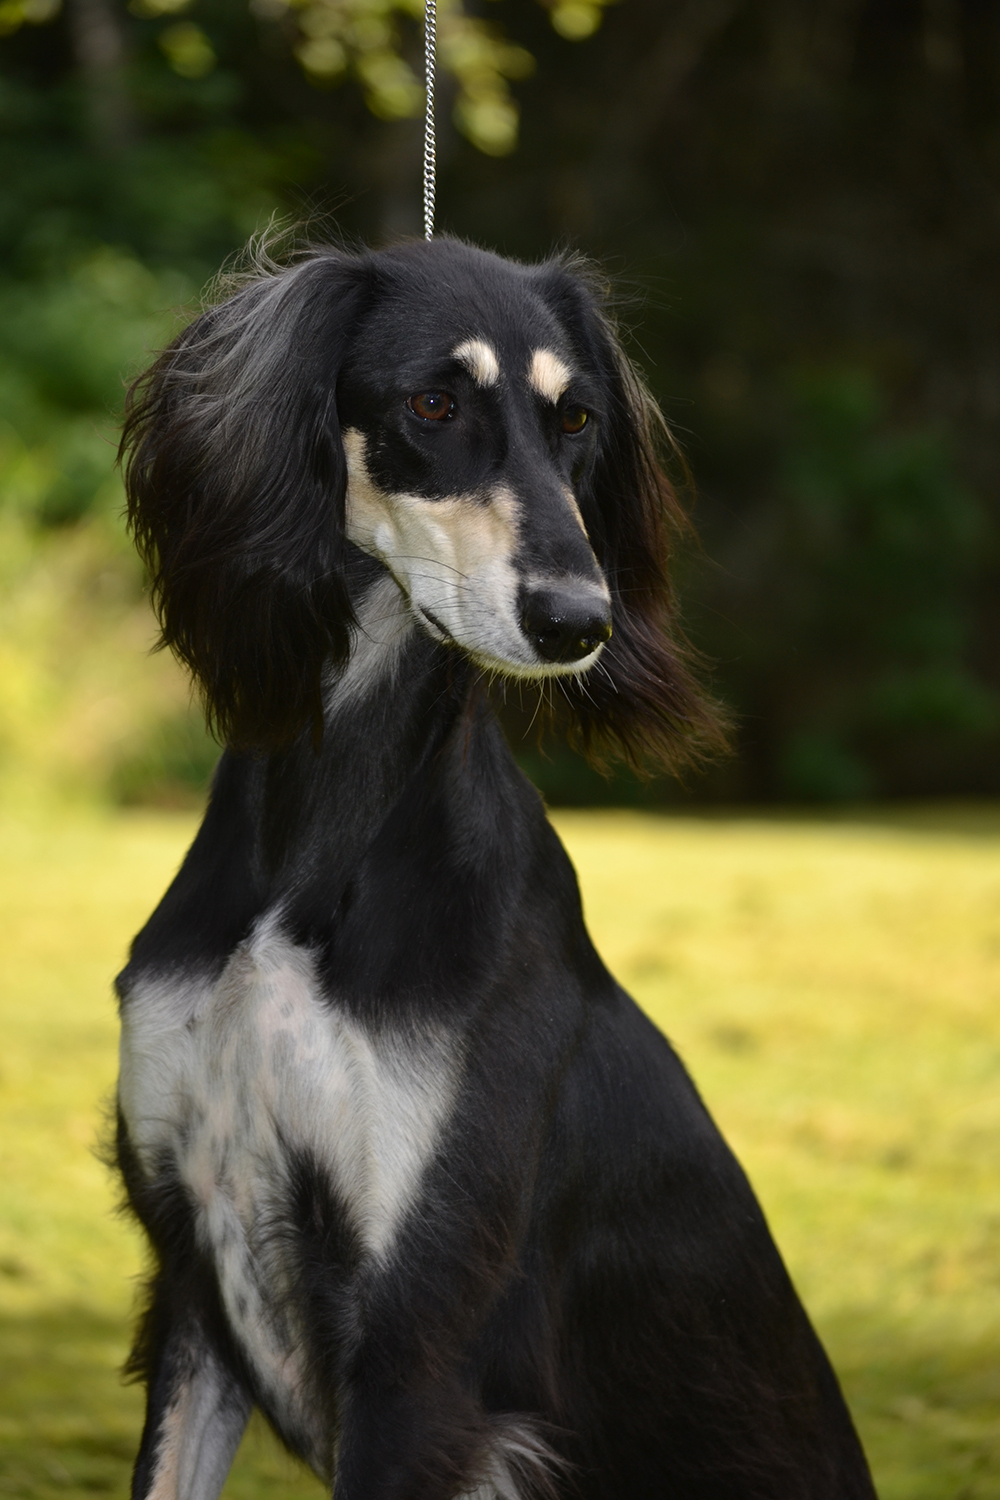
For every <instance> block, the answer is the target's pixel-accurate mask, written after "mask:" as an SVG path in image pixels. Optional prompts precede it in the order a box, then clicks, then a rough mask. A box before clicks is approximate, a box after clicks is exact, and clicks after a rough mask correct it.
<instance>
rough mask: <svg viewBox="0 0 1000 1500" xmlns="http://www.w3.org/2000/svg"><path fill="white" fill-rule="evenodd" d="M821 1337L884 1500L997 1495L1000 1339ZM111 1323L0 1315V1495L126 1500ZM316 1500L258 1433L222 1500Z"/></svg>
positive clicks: (122, 1402)
mask: <svg viewBox="0 0 1000 1500" xmlns="http://www.w3.org/2000/svg"><path fill="white" fill-rule="evenodd" d="M826 1334H827V1340H828V1344H829V1347H830V1349H831V1353H832V1355H833V1357H834V1360H835V1362H836V1364H837V1367H838V1369H839V1371H840V1374H841V1379H842V1381H843V1385H844V1389H845V1391H846V1393H847V1396H848V1399H849V1401H850V1403H851V1406H852V1409H853V1411H854V1414H855V1418H856V1420H857V1423H858V1426H859V1428H860V1430H861V1433H862V1437H863V1439H864V1441H865V1444H866V1446H867V1449H868V1452H869V1456H870V1458H871V1461H872V1467H873V1469H874V1471H875V1476H876V1481H877V1483H878V1487H879V1493H880V1495H881V1497H882V1500H997V1497H1000V1334H996V1333H994V1334H993V1336H992V1337H991V1338H983V1339H980V1340H978V1341H966V1342H964V1343H963V1342H960V1341H958V1340H956V1339H952V1338H950V1337H949V1336H948V1335H947V1334H939V1335H938V1336H937V1337H934V1336H931V1335H927V1334H924V1335H922V1336H921V1335H917V1334H914V1333H913V1332H912V1331H906V1330H901V1329H896V1328H889V1327H886V1326H882V1325H880V1324H878V1323H877V1322H876V1321H875V1320H874V1319H873V1318H872V1317H871V1316H862V1315H860V1314H852V1315H843V1316H841V1317H840V1318H839V1319H836V1320H834V1321H833V1322H832V1323H831V1322H828V1323H827V1328H826ZM125 1340H126V1330H125V1328H124V1326H123V1324H122V1322H121V1321H120V1320H119V1319H116V1318H112V1317H110V1316H108V1315H102V1314H101V1313H99V1312H96V1311H94V1310H93V1309H91V1308H87V1307H81V1306H67V1307H60V1308H53V1309H51V1310H47V1311H46V1312H44V1313H35V1314H32V1315H24V1316H17V1315H10V1314H8V1315H6V1316H3V1317H0V1372H2V1373H0V1492H2V1494H3V1495H5V1496H15V1497H19V1500H71V1497H73V1496H80V1497H83V1496H87V1495H91V1496H92V1495H101V1494H107V1495H124V1494H126V1493H127V1492H128V1483H129V1476H130V1473H131V1468H132V1460H133V1457H134V1454H135V1449H136V1446H137V1444H138V1436H139V1429H140V1425H141V1420H142V1395H141V1392H140V1391H138V1390H137V1389H136V1388H135V1387H130V1386H124V1385H123V1384H122V1383H121V1380H120V1378H119V1375H118V1369H119V1366H120V1363H121V1360H122V1359H123V1357H124V1354H125ZM277 1493H280V1494H281V1495H282V1497H287V1500H318V1496H319V1495H320V1493H321V1490H320V1486H319V1485H318V1484H317V1482H316V1481H315V1480H314V1479H313V1478H312V1477H311V1476H310V1475H308V1474H307V1473H305V1471H304V1470H302V1469H301V1468H300V1467H299V1466H298V1465H296V1464H295V1463H294V1462H293V1461H292V1460H291V1459H289V1458H288V1456H287V1455H286V1454H284V1453H283V1452H282V1451H281V1450H280V1448H279V1447H278V1445H277V1443H276V1442H275V1440H274V1438H273V1437H272V1436H271V1435H270V1433H268V1432H267V1430H266V1429H265V1428H264V1425H263V1424H262V1423H260V1422H255V1423H254V1425H253V1426H252V1427H251V1430H250V1432H249V1433H248V1435H247V1439H246V1441H245V1442H244V1444H243V1447H242V1449H241V1451H240V1455H239V1457H238V1459H237V1462H236V1465H235V1467H234V1470H233V1473H232V1475H231V1476H230V1479H229V1481H228V1483H227V1485H226V1495H227V1497H229V1500H263V1497H264V1496H270V1495H274V1494H277Z"/></svg>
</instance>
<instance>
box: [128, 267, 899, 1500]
mask: <svg viewBox="0 0 1000 1500" xmlns="http://www.w3.org/2000/svg"><path fill="white" fill-rule="evenodd" d="M603 295H604V294H603V292H602V291H601V289H600V288H599V287H598V286H596V284H595V283H594V282H593V281H592V280H591V279H588V277H587V275H586V274H585V273H584V272H583V271H582V270H581V269H580V267H578V266H576V265H575V264H574V263H572V262H568V261H566V260H558V259H557V260H553V261H549V262H547V263H545V264H542V265H537V266H527V265H521V264H516V263H514V262H512V261H510V260H506V259H502V258H501V257H499V256H496V255H493V254H490V253H487V252H485V251H482V250H477V249H472V248H469V247H468V246H466V245H464V244H461V243H459V242H458V241H455V240H448V239H441V240H436V241H434V242H432V243H430V244H426V243H422V242H417V243H406V244H400V245H397V246H394V247H391V248H388V249H384V250H380V251H373V252H364V253H347V252H344V251H339V250H335V249H326V248H319V249H313V250H311V251H309V252H303V253H302V254H301V255H300V256H299V257H297V258H292V259H291V260H290V261H289V262H288V263H286V264H285V265H283V266H278V265H275V264H272V263H270V262H268V263H266V264H263V265H261V266H258V267H257V269H256V270H255V271H253V272H251V273H250V274H249V276H248V278H247V279H246V280H245V281H244V282H243V283H242V284H241V285H240V286H239V287H237V289H236V290H234V291H231V292H230V294H229V295H228V296H226V297H225V298H224V299H223V300H222V301H221V302H219V303H218V304H217V305H215V306H213V307H211V308H209V310H207V311H205V312H203V313H202V314H201V315H200V316H199V317H197V318H196V319H195V321H194V322H193V323H192V324H191V325H190V327H188V328H187V330H186V331H185V332H183V333H181V335H180V336H179V337H178V338H177V339H176V340H175V342H174V343H173V344H172V345H171V347H170V348H168V349H167V350H166V352H165V353H163V354H162V355H161V356H160V357H159V358H158V359H157V360H156V362H155V364H154V365H153V366H152V368H151V370H150V371H149V372H148V373H147V375H146V376H145V377H144V378H143V379H142V380H141V381H139V382H138V383H137V385H136V387H135V388H134V389H133V391H132V393H131V395H130V402H129V409H128V413H127V418H126V426H125V432H124V437H123V454H124V460H125V471H126V482H127V490H128V497H129V514H130V520H131V525H132V529H133V532H134V535H135V538H136V541H137V544H138V546H139V550H140V552H141V554H142V556H143V557H144V559H145V561H146V564H147V567H148V569H149V572H150V578H151V587H152V591H153V597H154V600H155V603H156V605H157V608H158V612H159V619H160V622H161V626H162V638H163V641H164V642H165V643H166V644H168V645H169V646H171V647H172V648H173V649H174V650H175V651H176V652H177V654H178V655H179V657H180V658H181V659H182V661H183V662H184V663H186V665H187V666H188V668H189V669H190V670H191V672H192V674H193V676H194V678H195V680H196V681H197V682H198V683H199V685H200V687H201V690H202V693H203V696H204V701H205V704H206V708H207V712H208V715H209V718H210V721H211V722H212V724H213V725H214V727H215V729H216V731H217V732H218V734H219V735H220V737H221V738H222V739H224V740H225V742H226V744H227V748H226V750H225V752H224V754H223V756H222V759H221V761H220V764H219V767H218V770H217V773H216V775H215V780H214V784H213V787H212V793H211V799H210V802H209V806H208V810H207V813H206V815H205V819H204V822H203V824H202V826H201V829H200V831H199V833H198V835H197V837H196V839H195V841H194V844H193V845H192V847H191V850H190V852H189V853H188V855H187V857H186V858H185V860H184V863H183V865H182V866H181V869H180V871H179V873H178V874H177V876H176V878H175V880H174V882H173V884H172V885H171V886H170V888H169V890H168V891H167V893H166V895H165V896H164V898H163V901H162V902H161V904H160V906H159V907H158V908H157V909H156V911H155V912H154V914H153V916H152V917H151V918H150V920H149V922H148V923H147V925H146V926H145V927H144V928H143V930H142V931H141V932H140V933H139V935H138V937H137V938H136V939H135V942H134V944H133V947H132V950H131V957H130V960H129V963H128V965H127V967H126V968H125V970H124V972H123V973H122V975H121V976H120V979H119V981H118V991H119V995H120V1000H121V1014H122V1051H121V1079H120V1086H119V1094H118V1100H119V1116H118V1118H119V1125H118V1134H117V1157H118V1162H119V1165H120V1168H121V1172H122V1174H123V1177H124V1182H125V1185H126V1193H127V1198H128V1201H129V1203H130V1205H131V1208H132V1210H133V1211H134V1213H135V1214H136V1215H137V1216H138V1218H139V1220H140V1221H141V1223H142V1225H143V1226H144V1228H145V1231H146V1233H147V1235H148V1238H149V1241H150V1244H151V1247H152V1252H153V1255H154V1258H155V1270H154V1274H153V1276H152V1279H151V1284H150V1288H149V1297H148V1305H147V1307H146V1310H145V1314H144V1317H143V1319H142V1323H141V1328H140V1332H139V1334H138V1337H137V1340H136V1344H135V1348H134V1351H133V1354H132V1357H131V1369H132V1371H133V1373H135V1374H136V1375H137V1376H139V1377H141V1378H142V1379H143V1380H144V1381H145V1383H146V1385H147V1389H148V1408H147V1417H146V1425H145V1430H144V1434H143V1437H142V1443H141V1448H140V1451H139V1456H138V1459H137V1462H136V1468H135V1477H134V1490H133V1493H134V1495H135V1496H136V1497H139V1500H215V1497H216V1496H217V1495H218V1494H219V1492H220V1489H221V1487H222V1485H223V1482H224V1480H225V1477H226V1474H227V1472H228V1470H229V1467H230V1464H231V1462H232V1459H233V1457H234V1454H235V1452H236V1449H237V1447H238V1445H239V1443H240V1439H241V1435H242V1433H243V1431H244V1428H245V1426H246V1423H247V1420H248V1417H249V1415H250V1413H251V1411H252V1409H253V1408H255V1407H257V1408H259V1409H260V1410H261V1411H262V1412H263V1413H264V1414H265V1416H266V1418H267V1420H268V1421H269V1422H270V1424H271V1426H272V1427H273V1428H274V1430H275V1432H276V1433H277V1434H278V1436H279V1437H280V1438H281V1439H282V1441H283V1442H284V1443H285V1444H286V1445H287V1447H288V1448H289V1449H291V1451H292V1452H293V1453H295V1454H297V1455H299V1456H300V1457H301V1458H302V1459H303V1460H304V1461H305V1462H306V1463H307V1464H308V1465H309V1466H310V1467H311V1468H312V1469H313V1470H314V1471H315V1473H316V1474H317V1475H320V1476H321V1477H322V1478H323V1479H324V1480H325V1481H326V1482H327V1483H328V1484H329V1485H330V1486H332V1493H333V1496H334V1497H335V1500H458V1497H466V1500H468V1497H476V1500H528V1497H542V1496H548V1497H551V1500H668V1497H669V1500H807V1497H808V1500H834V1497H836V1500H855V1497H871V1496H872V1495H873V1494H874V1491H873V1489H872V1486H871V1480H870V1478H869V1475H868V1469H867V1466H866V1463H865V1460H864V1457H863V1455H862V1451H861V1448H860V1446H859V1443H858V1440H857V1438H856V1436H855V1433H854V1430H853V1427H852V1425H851V1420H850V1417H849V1415H848V1412H847V1409H846V1406H845V1404H844V1401H843V1399H842V1396H841V1394H840V1391H839V1388H838V1385H837V1381H836V1379H835V1377H834V1374H833V1372H832V1370H831V1367H830V1365H829V1363H828V1362H827V1359H826V1356H825V1354H824V1353H823V1350H822V1348H821V1346H820V1344H819V1341H818V1340H817V1338H816V1335H815V1334H814V1332H813V1330H812V1328H811V1326H810V1324H809V1321H808V1319H807V1317H806V1314H805V1312H804V1311H803V1309H802V1306H801V1305H800V1303H799V1301H798V1298H797V1297H796V1294H795V1292H794V1290H793V1288H792V1285H791V1283H790V1281H789V1278H788V1275H787V1273H786V1271H785V1269H784V1267H783V1265H782V1262H781V1259H780V1257H779V1255H778V1252H777V1250H776V1249H775V1246H774V1244H773V1242H772V1240H771V1238H770V1235H769V1233H768V1229H767V1226H766V1223H765V1221H764V1217H763V1215H762V1213H761V1210H760V1208H759V1207H758V1205H757V1203H756V1201H755V1199H754V1196H753V1193H752V1192H751V1189H750V1187H749V1186H748V1184H747V1181H746V1179H745V1178H744V1176H743V1173H742V1171H741V1169H740V1167H739V1166H738V1165H737V1163H736V1161H735V1160H734V1158H733V1157H732V1155H731V1154H730V1152H729V1150H728V1149H727V1147H726V1145H725V1144H724V1142H723V1140H722V1138H721V1136H720V1135H719V1133H718V1131H717V1129H716V1128H715V1126H714V1124H713V1123H712V1121H711V1119H710V1118H709V1116H708V1114H707V1112H706V1110H705V1108H704V1106H703V1105H702V1103H701V1101H700V1099H699V1097H698V1095H697V1093H696V1092H695V1089H694V1087H693V1085H692V1083H691V1082H690V1080H689V1079H688V1076H687V1074H686V1073H685V1071H684V1068H683V1067H682V1065H681V1063H680V1062H679V1060H678V1058H677V1057H676V1055H675V1054H674V1052H673V1051H672V1050H671V1048H670V1046H669V1045H668V1043H667V1042H666V1041H665V1040H664V1038H663V1037H662V1036H661V1035H660V1033H659V1032H658V1031H657V1030H656V1029H655V1027H654V1026H653V1025H652V1024H651V1023H650V1022H649V1021H648V1020H647V1019H646V1018H645V1017H644V1015H643V1014H642V1013H641V1012H640V1011H639V1009H638V1008H637V1006H636V1005H635V1003H634V1002H633V1001H632V1000H631V999H630V998H629V996H628V995H627V994H625V993H624V992H623V990H622V989H621V987H620V986H619V985H618V984H617V983H616V982H615V980H614V979H613V978H612V977H611V975H610V974H609V973H608V971H607V969H606V968H605V967H604V965H603V964H602V962H601V960H600V958H599V957H598V955H597V953H596V952H595V950H594V948H593V946H592V944H591V942H590V939H589V937H588V935H587V931H586V929H585V926H584V922H583V916H582V912H581V906H580V897H579V892H578V889H577V884H576V879H575V876H574V872H573V869H572V867H571V865H570V862H569V860H568V858H567V856H566V854H565V852H564V851H563V849H562V847H561V845H560V843H559V840H558V838H557V837H556V835H555V833H554V832H553V829H552V827H551V826H550V824H549V823H548V821H547V820H546V816H545V810H544V808H543V806H542V803H541V801H540V799H539V797H538V795H537V794H536V792H535V791H534V790H533V788H532V787H531V786H530V785H529V784H528V782H527V781H526V780H525V778H524V777H523V776H522V775H521V774H520V772H519V771H518V769H517V767H516V765H515V763H514V761H513V759H512V757H511V753H510V751H509V750H508V748H507V745H506V742H505V739H504V736H503V733H502V731H501V728H500V725H499V723H498V720H497V718H496V716H495V713H494V711H493V708H492V707H491V700H490V696H489V692H488V690H487V687H488V679H489V678H490V677H491V676H492V675H494V674H495V675H496V676H498V677H503V678H506V679H511V678H513V679H524V680H526V681H527V682H529V683H534V684H539V683H541V684H542V686H543V687H546V686H547V689H548V691H549V693H550V694H551V696H552V698H553V699H554V701H556V702H557V703H558V704H560V705H561V706H562V708H563V710H564V711H565V713H566V714H567V715H568V717H569V719H570V720H571V724H572V726H573V727H574V729H575V732H576V734H577V737H578V740H579V741H580V743H581V744H582V745H583V747H584V748H585V749H589V750H590V752H591V753H594V754H597V753H605V754H606V753H608V752H609V751H610V752H613V753H618V754H624V755H626V756H631V757H633V758H638V759H643V760H645V761H646V762H647V763H650V762H651V761H654V760H659V761H660V762H665V761H666V762H669V761H670V759H671V757H676V755H677V754H678V753H680V752H681V751H682V750H683V747H684V746H685V745H689V744H691V743H692V742H693V741H697V740H698V739H699V738H700V739H701V740H702V741H705V740H706V739H710V738H711V736H712V734H713V732H714V730H713V724H714V722H715V721H714V719H713V710H712V708H711V707H710V705H709V704H708V701H707V700H706V699H705V698H704V696H702V695H701V694H700V693H699V690H698V688H697V687H696V686H695V683H694V681H693V679H692V676H691V675H690V671H689V668H688V667H686V666H685V662H684V655H683V651H682V648H681V645H680V635H679V630H678V626H677V623H676V619H675V610H674V606H673V603H672V600H671V593H670V588H669V583H668V578H667V574H666V565H667V553H668V550H669V548H670V546H671V536H672V534H673V532H674V530H675V523H676V520H677V508H676V502H675V500H674V499H673V497H672V492H671V490H670V488H669V485H668V483H667V481H666V480H665V478H664V477H663V474H662V471H661V468H660V463H659V459H658V457H657V452H658V447H657V444H658V438H657V415H656V413H655V411H654V410H653V408H652V406H651V403H650V400H649V398H648V397H647V396H646V395H645V393H644V390H643V387H642V385H641V383H640V381H639V379H638V376H637V375H636V373H635V371H634V370H633V369H632V367H631V366H630V364H629V362H628V360H627V359H626V357H625V355H624V353H623V351H622V349H621V347H620V346H619V343H618V342H617V339H616V337H615V334H614V332H613V327H612V323H611V321H610V317H609V315H608V313H607V311H606V307H605V303H604V300H603Z"/></svg>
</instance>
